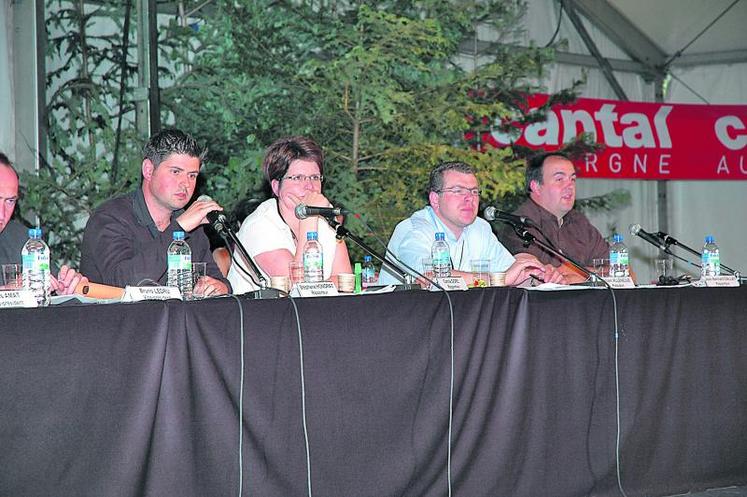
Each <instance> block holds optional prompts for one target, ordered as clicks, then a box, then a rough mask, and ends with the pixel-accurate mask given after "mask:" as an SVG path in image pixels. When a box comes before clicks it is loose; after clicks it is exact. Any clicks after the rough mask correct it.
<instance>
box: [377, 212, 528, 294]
mask: <svg viewBox="0 0 747 497" xmlns="http://www.w3.org/2000/svg"><path fill="white" fill-rule="evenodd" d="M437 232H443V233H445V234H446V242H447V243H448V244H449V252H450V253H451V264H452V267H453V268H454V269H456V270H458V271H471V270H472V265H471V261H472V260H473V259H487V260H489V261H490V262H491V269H490V270H491V271H505V270H506V269H508V268H509V267H510V266H511V264H513V263H514V261H515V259H514V256H512V255H511V253H510V252H509V251H508V250H507V249H506V248H505V247H504V246H503V245H501V243H500V242H499V241H498V238H496V236H495V234H493V230H491V229H490V224H488V222H487V221H485V220H484V219H482V218H480V217H478V218H476V219H475V222H474V223H472V224H470V225H469V226H467V227H466V228H464V229H463V230H462V234H461V236H460V237H459V238H456V237H455V236H454V233H452V232H451V230H449V229H448V228H447V227H446V226H445V225H444V223H443V222H442V221H441V220H440V219H439V218H438V216H436V213H435V212H434V211H433V208H431V207H430V206H427V207H425V208H424V209H420V210H419V211H416V212H415V213H414V214H413V215H412V216H410V217H409V218H407V219H405V220H404V221H402V222H400V223H399V224H398V225H397V227H396V228H394V232H393V233H392V237H391V238H390V239H389V245H388V248H389V250H390V251H391V252H393V253H394V255H396V256H397V258H399V259H400V260H401V261H403V262H404V263H405V264H407V265H408V266H410V267H412V268H413V269H415V270H417V271H422V270H423V267H422V261H423V259H430V257H431V245H433V241H434V240H435V236H436V233H437ZM408 272H409V271H408ZM399 283H402V280H401V278H400V277H399V276H398V275H396V274H395V273H394V272H391V271H390V270H389V269H388V268H387V267H386V266H384V267H383V268H382V270H381V273H380V275H379V284H380V285H393V284H399Z"/></svg>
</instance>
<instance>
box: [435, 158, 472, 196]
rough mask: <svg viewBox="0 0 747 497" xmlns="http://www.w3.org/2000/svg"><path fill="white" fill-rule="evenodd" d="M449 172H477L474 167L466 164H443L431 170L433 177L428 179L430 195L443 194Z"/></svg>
mask: <svg viewBox="0 0 747 497" xmlns="http://www.w3.org/2000/svg"><path fill="white" fill-rule="evenodd" d="M447 171H456V172H458V173H462V174H475V170H474V169H473V168H472V166H470V165H468V164H465V163H464V162H442V163H441V164H439V165H437V166H436V167H434V168H433V169H432V170H431V175H430V178H429V179H428V193H430V192H436V193H439V192H441V190H442V189H443V187H444V174H445V173H446V172H447Z"/></svg>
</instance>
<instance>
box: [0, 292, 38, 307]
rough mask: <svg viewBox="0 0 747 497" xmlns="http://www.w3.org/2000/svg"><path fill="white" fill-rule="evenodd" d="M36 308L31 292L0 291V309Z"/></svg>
mask: <svg viewBox="0 0 747 497" xmlns="http://www.w3.org/2000/svg"><path fill="white" fill-rule="evenodd" d="M38 306H39V305H38V304H37V303H36V299H35V298H34V294H33V293H31V290H0V308H4V307H38Z"/></svg>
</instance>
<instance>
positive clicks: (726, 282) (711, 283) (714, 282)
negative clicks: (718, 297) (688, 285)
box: [704, 274, 739, 287]
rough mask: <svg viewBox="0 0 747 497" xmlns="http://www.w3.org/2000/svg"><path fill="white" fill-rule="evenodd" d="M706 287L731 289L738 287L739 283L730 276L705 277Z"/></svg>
mask: <svg viewBox="0 0 747 497" xmlns="http://www.w3.org/2000/svg"><path fill="white" fill-rule="evenodd" d="M704 280H705V286H707V287H731V286H739V281H737V278H736V277H735V276H734V275H732V274H723V275H721V276H706V277H705V278H704Z"/></svg>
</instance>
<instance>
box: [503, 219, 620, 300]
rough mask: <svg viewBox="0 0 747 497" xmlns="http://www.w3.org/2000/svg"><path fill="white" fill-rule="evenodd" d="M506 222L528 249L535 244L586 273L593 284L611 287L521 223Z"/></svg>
mask: <svg viewBox="0 0 747 497" xmlns="http://www.w3.org/2000/svg"><path fill="white" fill-rule="evenodd" d="M504 222H505V223H506V224H509V225H511V227H512V228H513V229H514V232H516V234H517V235H518V237H519V238H521V240H522V241H523V242H524V246H525V247H528V246H529V245H531V244H533V243H534V244H535V245H538V246H539V247H541V248H542V249H544V250H546V251H548V252H550V253H551V254H553V255H554V256H556V257H558V258H560V259H562V260H564V261H567V262H569V263H570V264H571V265H572V266H573V267H575V268H576V269H578V270H579V271H581V272H582V273H584V274H585V275H586V276H588V277H589V278H591V280H592V281H593V282H597V281H601V282H602V283H604V285H605V286H607V287H609V286H610V285H609V283H607V282H606V281H604V278H602V277H600V276H599V275H598V274H597V273H595V272H594V271H590V270H589V269H587V268H586V267H585V266H583V265H582V264H581V263H579V262H578V261H576V260H575V259H573V258H572V257H569V256H567V255H565V254H564V253H562V252H560V251H559V250H557V249H556V248H555V247H554V246H552V245H550V244H548V243H545V242H543V241H542V240H538V239H537V237H535V236H534V235H533V234H531V233H530V232H529V231H528V230H527V227H526V226H524V225H522V224H519V223H514V222H511V221H508V220H504ZM534 229H536V230H537V231H539V232H540V233H542V231H540V229H539V228H537V227H535V228H534ZM542 236H544V233H543V234H542Z"/></svg>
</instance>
